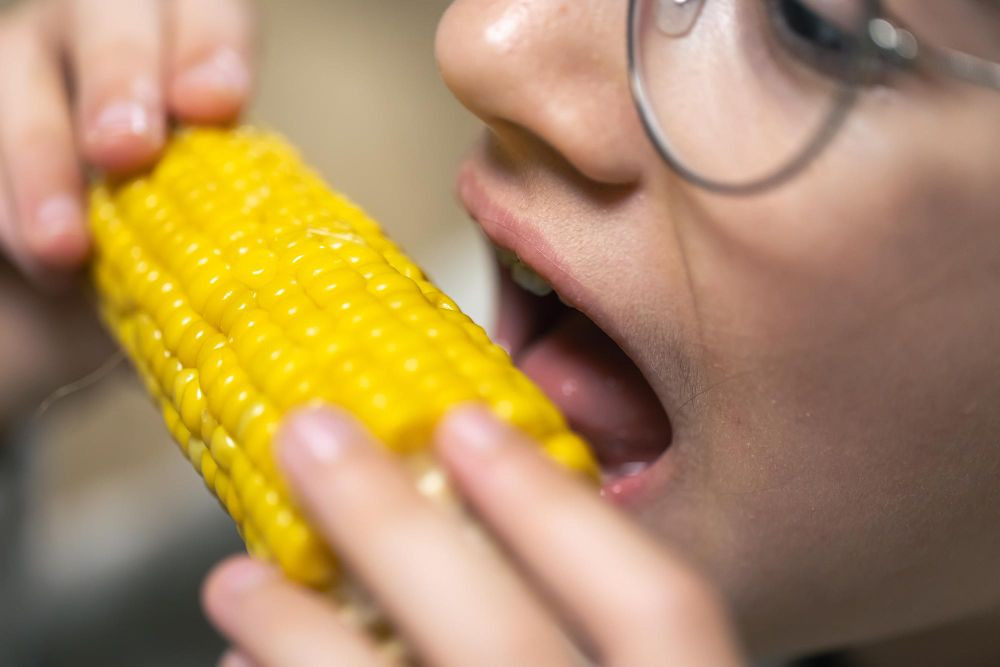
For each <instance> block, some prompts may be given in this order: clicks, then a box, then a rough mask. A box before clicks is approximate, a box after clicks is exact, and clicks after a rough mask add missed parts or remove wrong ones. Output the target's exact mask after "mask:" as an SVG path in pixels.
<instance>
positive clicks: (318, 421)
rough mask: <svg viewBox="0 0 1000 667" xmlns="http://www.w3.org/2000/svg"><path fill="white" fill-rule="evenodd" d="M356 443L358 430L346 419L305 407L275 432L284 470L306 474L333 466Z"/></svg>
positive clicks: (350, 420) (332, 413)
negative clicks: (305, 472) (320, 467)
mask: <svg viewBox="0 0 1000 667" xmlns="http://www.w3.org/2000/svg"><path fill="white" fill-rule="evenodd" d="M360 441H361V434H360V429H359V427H358V426H357V425H356V423H355V422H354V421H353V420H352V419H351V418H349V417H348V416H346V415H343V414H339V413H337V412H335V411H333V410H329V409H327V408H307V409H305V410H303V411H301V412H298V413H296V414H294V415H292V416H291V417H289V418H288V419H287V420H285V423H284V424H283V425H282V427H281V430H280V431H279V432H278V438H277V442H278V449H279V451H278V456H279V458H280V459H281V462H282V464H283V465H284V466H285V467H286V468H289V469H291V470H293V471H307V470H308V469H309V468H311V467H313V466H316V465H324V466H328V465H334V464H336V463H337V462H338V461H340V459H342V458H343V457H344V455H345V454H346V453H347V452H348V451H349V450H350V449H351V448H352V447H353V446H354V445H355V444H357V443H358V442H360Z"/></svg>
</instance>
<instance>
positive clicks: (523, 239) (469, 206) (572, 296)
mask: <svg viewBox="0 0 1000 667" xmlns="http://www.w3.org/2000/svg"><path fill="white" fill-rule="evenodd" d="M458 195H459V199H460V200H461V201H462V204H463V205H464V206H465V209H466V211H468V213H469V215H470V216H471V217H472V218H473V220H475V221H476V222H477V223H478V224H479V226H480V227H481V228H482V230H483V232H484V233H485V234H486V236H487V238H489V240H490V241H491V242H492V243H493V244H494V245H495V246H497V247H499V248H504V249H506V250H510V251H511V252H513V253H514V254H516V255H517V257H518V258H519V259H520V260H521V261H523V262H524V263H525V264H527V265H528V266H530V267H531V268H532V269H533V270H534V271H535V272H536V273H537V274H538V275H540V276H541V277H542V278H544V279H545V281H546V282H548V283H549V284H550V285H551V286H552V289H553V290H555V292H556V293H557V294H558V295H559V298H560V299H562V301H563V302H564V303H565V304H566V305H568V306H570V307H571V308H575V309H576V310H579V311H581V312H583V313H584V314H585V315H587V316H588V317H590V318H591V319H594V321H595V323H597V324H598V326H601V323H600V322H598V321H597V319H595V315H597V314H596V313H593V314H592V313H589V312H587V301H588V299H587V292H588V290H587V289H586V287H585V286H584V285H583V284H582V283H581V282H580V281H579V280H577V279H576V278H575V277H574V276H573V274H572V273H571V272H570V271H569V270H568V269H567V268H566V266H565V264H564V263H563V262H562V261H560V259H559V258H558V256H557V254H556V252H555V251H554V249H553V248H552V245H551V243H549V241H548V239H547V238H546V237H545V235H544V234H543V233H542V232H541V231H540V230H539V229H538V228H537V227H536V226H534V225H530V224H527V223H525V222H524V221H522V220H519V219H518V218H516V217H515V216H514V215H513V214H511V213H510V212H509V211H507V210H506V209H503V208H501V207H500V206H498V205H497V204H496V203H495V202H494V201H493V200H492V199H491V198H490V197H489V196H488V195H487V194H486V192H485V191H484V189H483V187H482V186H481V185H480V184H479V182H478V180H477V177H476V175H475V174H474V173H473V168H472V167H471V166H470V165H465V166H463V167H462V169H461V171H460V172H459V176H458ZM601 328H602V329H603V328H604V327H603V326H601Z"/></svg>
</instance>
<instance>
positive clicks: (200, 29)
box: [167, 0, 253, 122]
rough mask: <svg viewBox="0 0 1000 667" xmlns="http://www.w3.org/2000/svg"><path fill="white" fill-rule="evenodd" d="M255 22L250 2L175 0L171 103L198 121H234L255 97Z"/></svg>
mask: <svg viewBox="0 0 1000 667" xmlns="http://www.w3.org/2000/svg"><path fill="white" fill-rule="evenodd" d="M252 32H253V29H252V18H251V11H250V6H249V5H248V3H247V2H245V1H244V0H175V2H174V3H173V5H172V17H171V40H170V41H171V44H170V52H169V56H168V58H169V62H168V68H167V71H168V86H167V91H168V93H167V99H168V105H169V108H170V111H171V113H173V114H176V115H177V116H178V117H179V118H182V119H184V120H188V121H194V122H215V121H225V120H229V119H231V118H233V117H235V116H236V115H238V114H239V112H240V111H241V110H242V109H243V106H244V105H245V104H246V102H247V98H248V97H249V95H250V87H251V78H252V77H251V62H252V53H251V51H252V49H251V42H252Z"/></svg>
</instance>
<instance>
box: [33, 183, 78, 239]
mask: <svg viewBox="0 0 1000 667" xmlns="http://www.w3.org/2000/svg"><path fill="white" fill-rule="evenodd" d="M82 228H83V209H82V207H81V206H80V202H79V200H78V199H77V198H76V197H74V196H73V195H71V194H66V193H63V194H57V195H53V196H51V197H48V198H47V199H45V200H44V201H42V203H41V205H40V206H39V207H38V208H37V209H36V211H35V220H34V224H33V225H32V227H31V229H30V230H29V232H28V233H29V234H30V236H31V240H32V244H33V245H35V246H40V247H45V246H48V245H49V244H50V243H52V242H53V241H55V240H56V239H59V238H63V237H66V236H78V235H79V234H80V230H81V229H82Z"/></svg>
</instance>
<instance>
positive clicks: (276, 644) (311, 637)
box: [202, 556, 383, 667]
mask: <svg viewBox="0 0 1000 667" xmlns="http://www.w3.org/2000/svg"><path fill="white" fill-rule="evenodd" d="M202 598H203V606H204V607H205V612H206V613H207V615H208V617H209V619H210V620H211V621H212V623H214V624H215V626H216V627H218V629H219V630H220V631H221V632H222V633H223V634H224V635H225V636H226V637H227V638H228V639H229V640H230V641H232V642H233V643H235V644H236V645H237V646H239V647H240V653H241V654H243V655H244V656H245V658H247V659H249V660H250V661H251V664H253V663H256V664H260V665H267V666H268V667H284V666H286V665H287V666H289V667H291V666H293V665H294V666H295V667H300V666H301V667H312V666H313V665H316V666H317V667H318V666H320V665H329V664H331V662H334V663H336V664H344V665H352V666H355V665H356V666H357V667H374V666H375V665H382V664H383V663H382V661H381V660H380V658H379V657H378V654H377V652H376V650H375V648H374V647H373V646H372V645H371V643H370V642H369V641H368V640H367V639H365V638H364V637H363V636H362V635H360V634H358V633H356V632H354V631H353V630H351V629H349V628H347V627H346V626H345V625H344V624H343V623H341V622H340V621H339V620H338V618H337V614H336V611H335V610H334V608H333V606H332V605H331V604H329V602H328V600H327V599H325V598H323V597H321V596H320V595H318V594H316V593H313V592H311V591H307V590H305V589H303V588H300V587H298V586H296V585H294V584H292V583H289V582H288V581H285V580H284V579H282V578H281V575H280V574H279V573H278V572H277V571H276V570H274V568H272V567H270V566H268V565H265V564H263V563H258V562H256V561H254V560H251V559H250V558H247V557H245V556H239V557H236V558H232V559H230V560H228V561H226V562H224V563H223V564H222V565H220V566H218V567H217V568H216V569H215V570H214V571H213V572H212V573H211V574H210V575H209V577H208V579H207V580H206V582H205V586H204V588H203V590H202Z"/></svg>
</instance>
